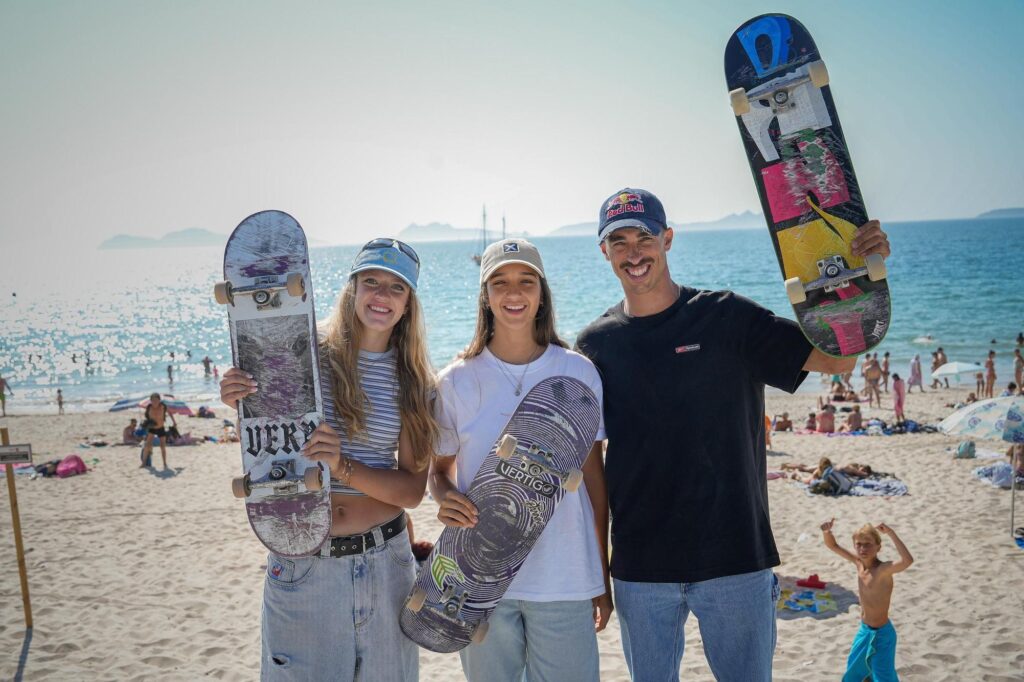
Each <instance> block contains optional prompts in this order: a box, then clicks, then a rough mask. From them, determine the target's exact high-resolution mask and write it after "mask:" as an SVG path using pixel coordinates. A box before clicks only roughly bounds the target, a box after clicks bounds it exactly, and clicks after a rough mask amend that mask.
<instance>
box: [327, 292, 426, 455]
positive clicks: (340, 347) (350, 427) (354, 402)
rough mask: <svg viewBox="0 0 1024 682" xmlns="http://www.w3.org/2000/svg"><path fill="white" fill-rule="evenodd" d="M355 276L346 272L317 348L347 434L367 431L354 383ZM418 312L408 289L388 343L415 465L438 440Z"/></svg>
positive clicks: (358, 332)
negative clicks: (327, 369)
mask: <svg viewBox="0 0 1024 682" xmlns="http://www.w3.org/2000/svg"><path fill="white" fill-rule="evenodd" d="M356 277H357V275H353V276H351V277H350V278H349V280H348V283H347V284H346V285H345V288H344V289H342V291H341V295H340V296H339V297H338V304H337V306H336V307H335V311H334V315H333V316H331V319H330V320H329V321H328V324H327V330H326V332H327V333H326V338H325V339H324V341H323V345H322V348H321V352H325V353H327V358H328V362H329V363H330V366H331V370H332V372H333V382H332V383H333V386H334V390H333V394H334V395H333V398H334V408H335V410H337V412H338V416H339V417H340V418H341V419H342V420H343V421H344V423H345V428H346V429H347V431H348V436H349V438H351V439H353V440H355V439H357V438H365V437H366V413H365V409H364V406H365V405H366V402H367V401H366V393H365V392H364V391H363V387H362V385H361V384H360V383H359V379H360V376H359V346H360V344H361V341H362V331H363V325H362V323H361V322H360V321H359V318H358V317H357V316H356V306H355V299H356ZM426 336H427V335H426V332H425V331H424V328H423V313H422V310H421V309H420V304H419V299H417V298H416V292H415V291H413V290H411V289H410V290H409V300H408V302H407V303H406V308H405V314H403V315H402V318H401V319H400V320H399V321H398V324H396V325H395V326H394V328H393V329H392V330H391V338H390V339H389V340H388V347H389V348H394V349H395V356H396V357H395V360H396V363H395V374H396V377H397V379H398V409H399V415H400V416H401V420H402V431H403V432H404V433H405V434H406V435H407V437H408V439H409V445H410V446H411V447H412V452H413V460H414V461H415V463H416V469H417V471H422V470H423V469H425V468H426V466H427V464H429V462H430V456H431V455H432V454H433V453H434V449H435V445H436V444H437V440H438V428H437V422H436V421H435V420H434V414H433V410H432V402H433V396H434V391H435V385H436V384H435V381H434V371H433V369H432V368H431V366H430V360H429V359H428V356H427V343H426Z"/></svg>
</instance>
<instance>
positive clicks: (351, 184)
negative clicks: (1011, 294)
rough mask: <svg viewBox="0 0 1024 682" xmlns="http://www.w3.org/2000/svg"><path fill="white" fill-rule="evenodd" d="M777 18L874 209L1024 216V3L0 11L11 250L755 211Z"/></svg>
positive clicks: (6, 2) (83, 5) (254, 2)
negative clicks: (619, 199) (623, 203)
mask: <svg viewBox="0 0 1024 682" xmlns="http://www.w3.org/2000/svg"><path fill="white" fill-rule="evenodd" d="M766 11H781V12H785V13H788V14H792V15H793V16H795V17H796V18H798V19H800V20H801V21H802V22H803V23H804V24H805V25H806V26H807V27H808V29H809V30H810V31H811V33H812V34H813V35H814V37H815V39H816V41H817V43H818V47H819V49H820V50H821V53H822V56H823V58H824V59H825V61H826V63H827V65H828V69H829V73H830V76H831V84H832V91H833V96H834V97H835V100H836V103H837V107H838V110H839V115H840V118H841V120H842V123H843V128H844V131H845V133H846V136H847V141H848V143H849V145H850V148H851V153H852V156H853V161H854V165H855V167H856V169H857V173H858V176H859V179H860V182H861V187H862V190H863V193H864V196H865V201H866V203H867V206H868V211H869V213H870V214H871V215H872V216H874V217H878V218H880V219H882V220H883V221H886V220H889V221H895V220H913V219H927V218H952V217H963V216H972V215H974V214H977V213H979V212H982V211H985V210H989V209H992V208H1000V207H1007V206H1021V205H1024V168H1022V163H1021V159H1024V136H1022V135H1021V134H1020V124H1019V121H1020V117H1021V112H1022V111H1024V67H1022V66H1021V54H1022V46H1021V42H1020V31H1021V29H1022V27H1024V3H1021V2H1017V1H1016V0H988V1H985V2H979V3H955V4H954V3H944V2H934V1H924V0H920V1H912V2H911V1H907V2H904V1H900V2H892V1H891V0H889V1H885V2H880V1H877V0H871V1H868V2H856V3H853V2H825V1H822V0H817V1H816V2H786V1H776V2H772V3H769V4H766V3H760V2H748V1H745V0H738V1H734V2H730V3H721V4H719V3H706V2H681V1H673V0H667V1H664V2H632V3H626V2H605V1H602V0H580V1H576V2H520V1H516V2H503V3H498V2H493V3H492V2H477V1H473V2H471V1H466V2H448V1H445V0H430V1H429V2H427V1H425V0H423V1H420V2H404V1H397V0H382V1H379V2H341V1H338V2H315V3H312V2H307V3H286V2H261V1H258V0H245V1H244V2H216V1H212V2H209V1H202V2H185V1H181V0H175V1H174V2H163V3H155V2H136V1H131V2H115V1H104V2H56V1H53V2H35V1H31V0H22V1H20V2H11V0H0V92H2V102H3V104H2V106H0V154H2V159H0V235H2V243H0V253H2V254H3V255H4V256H5V257H8V258H9V257H15V258H17V257H19V255H20V254H22V253H25V252H26V250H27V249H37V248H40V247H47V248H52V247H54V246H59V247H65V248H74V249H81V248H89V249H91V248H93V247H94V246H95V245H96V244H97V243H99V242H100V241H102V240H103V239H105V238H107V237H109V236H111V235H113V234H116V233H130V234H140V235H149V236H160V235H162V234H164V233H166V232H168V231H171V230H177V229H183V228H187V227H202V228H206V229H210V230H214V231H218V232H225V233H226V232H228V231H230V230H231V229H232V228H233V227H234V226H235V225H236V224H237V223H238V222H239V221H240V220H241V219H242V218H244V217H245V216H246V215H248V214H249V213H252V212H254V211H257V210H261V209H265V208H278V209H282V210H286V211H289V212H291V213H292V214H293V215H295V216H296V217H297V218H298V219H299V221H300V222H301V223H303V225H304V226H305V227H306V229H307V231H308V232H309V233H310V234H311V235H312V236H313V237H315V238H319V239H323V240H327V241H331V242H358V241H360V240H363V239H365V238H368V237H372V236H377V235H382V234H394V233H396V232H398V231H399V230H400V229H402V228H403V227H404V226H406V225H407V224H408V223H410V222H419V223H425V222H430V221H440V222H448V223H452V224H454V225H456V226H460V227H470V226H474V225H477V224H478V223H479V212H480V207H481V205H482V204H484V203H486V204H487V206H488V210H489V213H490V215H491V216H494V217H495V218H496V217H497V216H500V215H501V213H502V212H504V213H505V214H507V216H508V220H509V226H510V227H511V228H513V229H517V230H523V229H525V230H528V231H530V232H531V233H534V234H540V233H544V232H547V231H549V230H551V229H554V228H556V227H558V226H560V225H564V224H567V223H574V222H583V221H590V220H595V219H596V215H597V207H598V205H599V203H600V202H601V200H602V199H603V198H605V196H607V195H608V194H610V193H612V192H613V191H615V190H617V189H619V188H621V187H623V186H625V185H631V186H642V187H646V188H648V189H651V190H652V191H654V192H655V193H657V194H658V195H659V196H660V197H661V198H662V200H663V201H664V203H665V205H666V207H667V210H668V214H669V218H670V219H672V220H675V221H684V222H685V221H694V220H709V219H715V218H718V217H720V216H722V215H725V214H728V213H732V212H738V211H742V210H747V209H750V210H759V205H758V201H757V195H756V193H755V190H754V185H753V182H752V180H751V177H750V172H749V169H748V167H747V163H746V160H745V158H744V156H743V151H742V144H741V141H740V137H739V133H738V130H737V127H736V123H735V119H734V117H733V115H732V111H731V109H730V107H729V101H728V96H727V92H726V87H725V80H724V75H723V68H722V54H723V51H724V47H725V43H726V41H727V39H728V38H729V36H730V34H731V32H732V31H733V29H735V28H736V27H737V26H738V25H739V24H740V23H742V22H743V21H744V20H746V19H748V18H750V17H752V16H755V15H757V14H760V13H763V12H766Z"/></svg>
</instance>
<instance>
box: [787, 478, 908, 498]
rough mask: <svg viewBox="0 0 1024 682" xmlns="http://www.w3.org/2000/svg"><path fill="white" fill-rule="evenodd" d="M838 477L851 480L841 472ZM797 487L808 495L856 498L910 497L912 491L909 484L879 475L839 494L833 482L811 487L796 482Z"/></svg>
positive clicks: (855, 482) (855, 483)
mask: <svg viewBox="0 0 1024 682" xmlns="http://www.w3.org/2000/svg"><path fill="white" fill-rule="evenodd" d="M835 473H836V474H837V475H838V476H843V478H846V479H847V480H849V477H848V476H845V475H843V474H841V473H839V472H835ZM794 483H795V484H796V485H798V486H800V487H802V488H803V489H804V490H805V491H806V492H807V494H808V495H854V496H856V497H902V496H904V495H909V494H910V490H909V489H908V488H907V484H906V483H904V482H903V481H901V480H899V479H898V478H893V477H882V476H879V475H877V474H875V475H873V476H871V477H869V478H862V479H860V480H859V481H853V484H852V485H851V486H850V487H849V488H848V489H847V490H845V491H843V492H838V489H837V488H835V487H834V484H833V483H832V482H831V481H828V480H827V478H826V480H823V481H815V482H814V483H813V484H811V485H807V484H806V483H800V482H794Z"/></svg>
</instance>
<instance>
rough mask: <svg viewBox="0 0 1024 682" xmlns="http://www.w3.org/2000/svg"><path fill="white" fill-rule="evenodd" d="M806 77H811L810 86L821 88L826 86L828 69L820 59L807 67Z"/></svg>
mask: <svg viewBox="0 0 1024 682" xmlns="http://www.w3.org/2000/svg"><path fill="white" fill-rule="evenodd" d="M807 75H808V76H810V77H811V85H813V86H814V87H816V88H823V87H825V86H826V85H828V69H826V68H825V62H823V61H821V60H820V59H819V60H818V61H816V62H811V63H810V64H808V65H807Z"/></svg>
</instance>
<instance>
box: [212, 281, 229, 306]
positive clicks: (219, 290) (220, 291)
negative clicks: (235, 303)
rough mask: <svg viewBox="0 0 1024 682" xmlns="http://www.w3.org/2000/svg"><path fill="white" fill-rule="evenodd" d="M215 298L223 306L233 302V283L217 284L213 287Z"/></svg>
mask: <svg viewBox="0 0 1024 682" xmlns="http://www.w3.org/2000/svg"><path fill="white" fill-rule="evenodd" d="M213 298H214V299H215V300H216V301H217V303H219V304H221V305H227V304H228V303H230V302H231V282H217V283H216V284H214V285H213Z"/></svg>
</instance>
